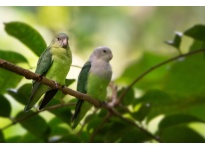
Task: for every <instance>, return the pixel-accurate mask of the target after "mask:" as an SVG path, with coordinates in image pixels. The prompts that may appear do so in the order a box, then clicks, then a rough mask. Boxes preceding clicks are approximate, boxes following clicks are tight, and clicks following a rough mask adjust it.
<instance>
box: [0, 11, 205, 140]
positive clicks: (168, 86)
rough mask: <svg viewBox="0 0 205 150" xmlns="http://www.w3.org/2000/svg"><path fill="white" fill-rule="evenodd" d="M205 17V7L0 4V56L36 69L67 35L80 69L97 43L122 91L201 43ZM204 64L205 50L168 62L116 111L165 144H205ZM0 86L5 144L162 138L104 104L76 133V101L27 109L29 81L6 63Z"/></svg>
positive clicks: (74, 72) (72, 75)
mask: <svg viewBox="0 0 205 150" xmlns="http://www.w3.org/2000/svg"><path fill="white" fill-rule="evenodd" d="M204 14H205V7H0V31H1V34H0V58H1V59H5V60H7V61H10V62H12V63H14V64H16V65H18V66H21V67H24V68H26V69H29V70H32V71H35V67H36V62H37V60H38V58H39V55H40V54H41V53H42V52H43V50H44V49H45V47H46V45H48V44H50V43H49V42H50V41H51V39H52V37H53V35H54V34H56V33H59V32H65V33H67V34H68V35H69V38H70V39H69V43H70V48H71V51H72V53H73V63H72V64H73V65H77V66H82V65H83V64H84V63H85V61H86V60H87V59H88V57H89V55H90V53H91V52H92V51H93V49H94V48H95V47H98V46H102V45H106V46H108V47H110V48H111V49H112V51H113V55H114V58H113V60H112V61H111V65H112V68H113V78H112V81H113V82H114V84H115V85H116V86H117V87H118V90H119V91H118V95H120V93H121V92H122V90H123V89H124V88H125V87H126V86H128V85H130V83H131V82H132V81H134V80H135V79H136V78H137V77H138V76H139V75H141V74H142V73H143V72H144V71H146V70H148V69H149V68H150V67H152V66H154V65H157V64H159V63H161V62H162V61H165V60H167V59H169V58H172V57H175V56H178V55H179V54H180V53H181V54H185V53H187V52H190V51H194V50H197V49H200V48H203V47H204V44H205V43H204V42H205V38H204V35H205V27H204V26H203V24H205V18H204V16H203V15H204ZM197 24H200V25H199V26H195V25H197ZM192 27H194V28H192ZM177 31H178V32H177ZM170 39H173V41H168V42H166V43H167V44H166V43H165V41H167V40H170ZM179 52H180V53H179ZM204 66H205V60H204V54H203V53H198V54H194V55H191V56H189V57H183V58H180V59H177V60H175V61H173V62H171V63H168V64H165V65H163V66H162V67H160V68H157V69H156V70H154V71H152V72H150V73H149V74H148V75H146V76H145V77H144V78H142V79H141V80H140V81H139V82H137V84H135V85H134V87H133V88H132V89H131V90H130V91H129V92H128V93H127V94H126V96H125V97H124V99H123V101H122V102H121V105H120V106H123V107H120V106H119V107H117V108H116V110H117V111H118V112H119V113H120V114H121V115H122V116H124V117H126V118H128V119H130V120H132V121H134V122H135V123H136V124H138V125H139V126H141V127H143V128H144V129H146V130H147V131H149V132H151V133H152V134H153V135H155V136H156V137H160V140H161V141H162V142H205V124H204V121H205V109H204V108H205V92H204V91H205V86H204V85H205V80H204V77H205V71H204ZM79 71H80V68H78V67H71V70H70V72H69V74H68V76H67V79H70V80H68V81H69V82H68V83H67V86H69V87H71V88H72V89H76V79H77V77H78V74H79ZM0 87H1V88H0V129H1V130H0V142H157V141H155V140H154V139H153V138H152V137H150V136H148V135H147V134H146V133H144V132H142V131H141V130H139V129H138V128H136V127H135V126H133V125H131V124H130V123H129V122H126V121H124V120H122V119H121V118H119V117H116V116H109V113H108V111H106V110H104V109H100V110H97V111H94V113H90V115H88V116H87V117H86V118H85V120H84V124H83V125H82V126H78V128H77V129H76V130H72V129H71V127H70V118H71V116H72V113H73V110H74V105H73V102H75V100H74V98H73V97H71V96H69V95H66V96H64V95H63V94H61V93H60V92H59V93H58V94H57V96H56V97H55V98H54V100H52V102H51V103H50V104H49V105H48V106H47V107H50V106H53V105H58V104H60V103H61V104H68V106H64V107H59V108H56V109H50V110H47V111H43V112H38V111H37V110H36V109H35V108H34V109H33V110H32V111H30V112H28V113H24V112H23V108H24V105H25V103H26V102H27V100H28V97H29V95H30V90H31V81H30V80H27V79H25V78H23V77H21V76H18V75H16V74H14V73H11V72H9V71H6V70H3V69H1V68H0ZM109 94H110V95H111V89H109ZM125 108H126V109H125Z"/></svg>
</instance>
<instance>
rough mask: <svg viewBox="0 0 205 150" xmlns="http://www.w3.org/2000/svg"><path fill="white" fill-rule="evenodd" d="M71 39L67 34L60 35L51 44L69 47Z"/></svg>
mask: <svg viewBox="0 0 205 150" xmlns="http://www.w3.org/2000/svg"><path fill="white" fill-rule="evenodd" d="M68 40H69V37H68V36H67V34H65V33H58V34H57V35H56V36H55V37H54V38H53V40H52V42H51V44H52V45H53V46H56V47H63V48H67V47H68Z"/></svg>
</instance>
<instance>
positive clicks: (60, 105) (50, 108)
mask: <svg viewBox="0 0 205 150" xmlns="http://www.w3.org/2000/svg"><path fill="white" fill-rule="evenodd" d="M75 104H76V103H67V104H57V105H53V106H50V107H47V108H44V109H42V110H39V111H36V112H34V113H32V114H29V115H26V116H23V117H21V118H19V119H16V120H13V122H12V123H10V124H9V125H7V126H5V127H3V128H2V129H1V130H5V129H6V128H9V127H10V126H12V125H15V124H17V123H20V122H22V121H24V120H26V119H28V118H30V117H32V116H35V115H37V114H39V113H41V112H43V111H46V110H53V109H57V108H61V107H64V106H73V105H75Z"/></svg>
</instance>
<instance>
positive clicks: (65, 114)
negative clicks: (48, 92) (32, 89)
mask: <svg viewBox="0 0 205 150" xmlns="http://www.w3.org/2000/svg"><path fill="white" fill-rule="evenodd" d="M57 104H59V100H57V99H56V98H53V99H52V100H51V101H50V102H49V103H48V105H47V106H46V107H50V106H54V105H57ZM46 107H45V108H46ZM48 111H49V112H51V113H52V114H54V115H55V116H56V117H58V118H59V119H61V120H62V121H64V122H65V123H67V124H69V125H70V123H71V117H72V113H71V110H70V108H69V106H63V107H61V108H56V109H52V110H48Z"/></svg>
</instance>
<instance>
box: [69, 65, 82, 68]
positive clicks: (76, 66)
mask: <svg viewBox="0 0 205 150" xmlns="http://www.w3.org/2000/svg"><path fill="white" fill-rule="evenodd" d="M71 66H72V67H75V68H82V67H81V66H78V65H71Z"/></svg>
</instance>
